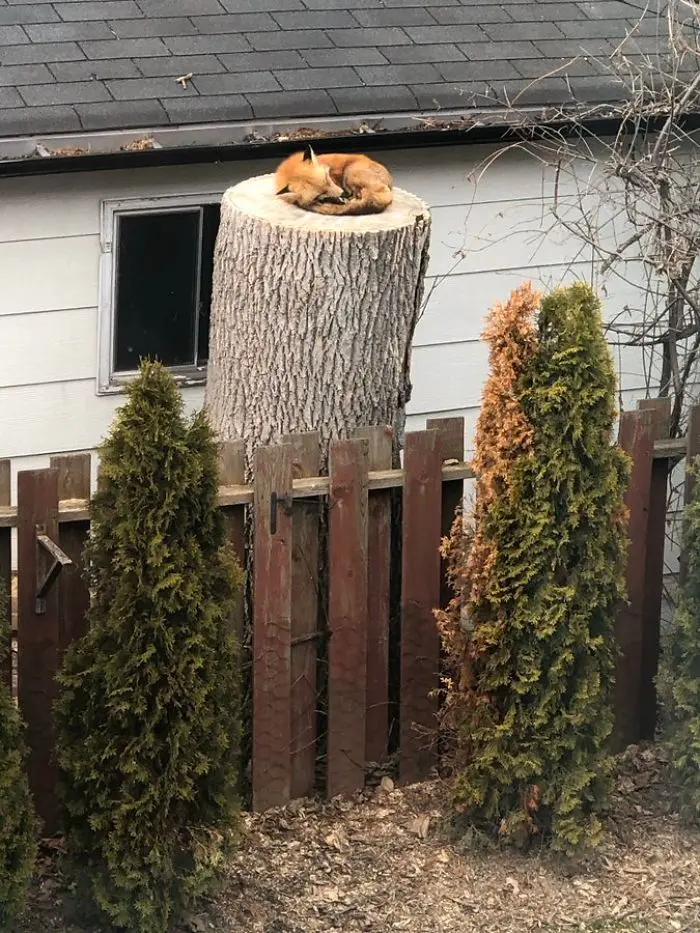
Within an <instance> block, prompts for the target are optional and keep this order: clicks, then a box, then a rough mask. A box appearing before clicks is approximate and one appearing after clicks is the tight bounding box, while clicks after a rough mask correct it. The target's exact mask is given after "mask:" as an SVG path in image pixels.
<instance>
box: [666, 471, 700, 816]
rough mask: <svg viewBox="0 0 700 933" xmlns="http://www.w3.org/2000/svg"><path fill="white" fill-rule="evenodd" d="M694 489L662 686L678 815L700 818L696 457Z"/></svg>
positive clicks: (699, 490)
mask: <svg viewBox="0 0 700 933" xmlns="http://www.w3.org/2000/svg"><path fill="white" fill-rule="evenodd" d="M688 469H689V471H690V472H691V473H692V474H693V475H694V478H695V483H694V485H693V494H692V497H691V501H690V502H689V503H688V504H687V505H686V507H685V512H684V515H683V553H684V558H685V565H686V574H685V579H684V581H683V585H682V587H681V592H680V598H679V602H678V607H677V610H676V615H675V619H674V624H673V628H672V630H671V633H670V637H669V639H668V644H667V645H665V646H664V649H665V650H664V653H663V658H662V665H661V671H660V677H659V681H660V688H661V689H660V692H661V696H662V699H663V702H664V706H665V711H664V712H665V719H666V729H667V733H668V734H667V739H668V744H669V748H670V752H671V766H672V769H673V771H674V773H675V781H674V783H675V786H676V787H677V789H678V794H679V803H680V815H681V818H682V820H683V821H684V822H686V823H697V822H698V821H699V820H700V458H697V457H696V458H695V460H694V461H693V462H692V463H691V464H690V465H689V467H688Z"/></svg>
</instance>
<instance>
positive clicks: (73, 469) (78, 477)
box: [49, 454, 92, 654]
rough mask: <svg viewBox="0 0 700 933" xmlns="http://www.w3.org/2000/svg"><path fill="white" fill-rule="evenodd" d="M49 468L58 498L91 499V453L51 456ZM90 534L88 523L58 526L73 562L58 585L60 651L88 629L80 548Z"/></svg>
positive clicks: (87, 598) (87, 593)
mask: <svg viewBox="0 0 700 933" xmlns="http://www.w3.org/2000/svg"><path fill="white" fill-rule="evenodd" d="M49 465H50V467H51V469H55V470H56V471H57V472H58V499H59V502H60V501H61V500H65V499H90V469H91V465H92V458H91V456H90V454H68V455H65V456H60V457H51V459H50V461H49ZM89 534H90V522H89V521H85V522H64V523H62V524H61V523H59V526H58V544H59V545H60V547H61V550H62V551H64V552H65V553H66V554H67V555H68V557H70V559H71V560H72V561H73V566H72V567H68V568H67V569H66V570H65V571H64V572H63V574H62V577H61V585H60V588H59V628H58V632H59V653H60V654H62V653H63V652H64V651H65V650H66V648H68V646H69V645H70V644H71V642H73V641H75V640H76V639H77V638H81V637H82V636H83V635H84V634H85V631H86V628H87V613H88V609H89V608H90V590H89V588H88V585H87V581H86V579H85V565H84V557H83V551H84V548H85V544H86V542H87V539H88V536H89Z"/></svg>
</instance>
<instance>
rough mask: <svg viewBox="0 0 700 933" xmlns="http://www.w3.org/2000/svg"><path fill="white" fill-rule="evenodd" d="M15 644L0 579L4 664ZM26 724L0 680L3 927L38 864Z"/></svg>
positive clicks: (0, 904)
mask: <svg viewBox="0 0 700 933" xmlns="http://www.w3.org/2000/svg"><path fill="white" fill-rule="evenodd" d="M9 646H10V631H9V627H8V625H7V594H6V591H5V583H4V582H3V581H2V580H0V670H2V669H3V665H4V662H5V661H6V658H7V652H8V651H9ZM22 733H23V724H22V721H21V719H20V715H19V712H18V710H17V706H16V705H15V702H14V700H13V699H12V695H11V693H10V690H9V687H8V686H7V685H6V684H5V683H0V930H10V929H11V928H12V922H13V920H14V918H15V917H16V916H17V914H18V913H19V912H20V910H21V909H22V907H23V905H24V901H25V897H26V892H27V886H28V884H29V880H30V878H31V875H32V872H33V870H34V863H35V859H36V839H37V835H38V821H37V818H36V815H35V813H34V806H33V804H32V800H31V797H30V794H29V785H28V783H27V777H26V774H25V771H24V762H25V754H26V749H25V745H24V736H23V734H22Z"/></svg>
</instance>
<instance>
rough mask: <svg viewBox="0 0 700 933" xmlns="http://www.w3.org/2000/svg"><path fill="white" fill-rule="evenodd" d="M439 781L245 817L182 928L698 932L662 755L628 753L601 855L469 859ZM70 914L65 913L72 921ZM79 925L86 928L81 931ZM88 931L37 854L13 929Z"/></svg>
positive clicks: (699, 904)
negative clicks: (217, 883)
mask: <svg viewBox="0 0 700 933" xmlns="http://www.w3.org/2000/svg"><path fill="white" fill-rule="evenodd" d="M442 794H443V790H442V788H441V785H440V784H439V783H437V782H430V783H426V784H422V785H417V786H415V787H411V788H406V789H403V790H401V789H395V788H393V786H392V785H391V782H389V781H387V780H386V779H385V781H384V786H383V787H380V788H377V789H376V790H374V791H367V792H365V793H364V794H361V795H357V797H356V798H355V799H353V800H335V801H332V802H330V803H319V802H313V801H298V802H296V803H294V804H292V805H291V806H289V807H286V808H284V809H282V810H275V811H270V812H268V813H266V814H262V815H256V816H248V817H247V818H246V826H247V833H246V840H245V843H244V845H243V846H242V848H241V850H240V852H239V854H238V855H237V857H236V859H235V860H234V861H233V863H232V864H231V866H230V869H229V872H228V879H227V885H226V890H225V893H224V894H223V896H222V897H221V898H219V899H218V901H217V902H216V903H213V904H210V905H208V906H207V910H206V911H204V912H202V913H200V914H198V915H197V916H193V917H192V918H191V922H190V923H189V924H188V928H189V929H191V930H195V931H206V930H215V931H219V933H234V931H236V933H238V931H241V933H242V931H245V933H316V931H318V933H320V931H323V933H330V931H339V930H342V931H347V933H360V931H367V933H369V931H371V933H388V931H402V930H403V931H408V933H443V931H444V933H448V931H449V933H472V931H474V933H476V931H478V933H510V931H518V933H524V931H530V930H539V931H547V933H565V931H566V933H568V931H585V933H689V931H693V933H698V931H700V834H698V833H696V832H694V831H690V830H684V829H682V828H681V827H680V826H679V825H678V820H677V818H676V816H675V814H674V812H673V808H672V805H671V795H670V791H669V785H668V779H667V775H666V768H665V762H664V758H663V755H662V753H661V752H660V751H659V750H658V749H641V750H640V749H631V750H630V751H629V752H628V753H627V755H626V756H625V760H624V762H623V766H622V769H621V774H620V778H619V781H618V787H617V792H616V794H615V798H614V807H613V813H612V815H611V818H610V821H609V830H608V834H607V837H606V840H605V843H604V845H603V846H602V848H601V850H600V851H599V852H598V853H596V854H595V856H592V857H590V858H588V859H586V860H584V861H581V862H580V863H578V864H576V865H573V864H571V863H567V862H564V861H562V860H558V859H555V858H553V857H551V856H548V855H546V854H534V855H532V854H531V855H530V856H521V855H517V854H515V853H512V852H505V851H504V852H489V853H484V852H481V853H476V852H472V851H468V850H466V849H464V848H461V847H460V845H459V843H454V842H453V841H450V840H449V839H448V836H447V835H446V833H445V832H444V829H443V815H444V812H445V809H444V801H443V800H442ZM71 918H72V919H71ZM86 924H87V925H86ZM48 930H51V931H52V933H87V931H88V930H91V931H92V930H95V924H94V922H92V921H88V919H87V917H86V916H85V915H84V907H83V906H82V905H76V904H75V903H74V902H73V901H72V900H71V894H70V892H69V891H67V890H66V887H65V884H64V882H63V879H62V875H61V871H60V859H56V857H55V854H54V855H52V854H51V853H49V852H46V853H45V855H44V858H43V860H42V865H41V873H40V876H39V877H38V878H37V880H36V883H35V885H34V888H33V891H32V896H31V904H30V908H29V911H28V913H27V916H26V917H25V918H24V921H23V922H22V923H21V924H20V925H19V927H18V930H17V933H20V931H21V933H45V931H48Z"/></svg>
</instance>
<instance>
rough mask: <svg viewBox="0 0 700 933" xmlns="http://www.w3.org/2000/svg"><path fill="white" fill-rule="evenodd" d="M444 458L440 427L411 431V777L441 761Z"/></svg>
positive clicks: (407, 541) (407, 565) (404, 632)
mask: <svg viewBox="0 0 700 933" xmlns="http://www.w3.org/2000/svg"><path fill="white" fill-rule="evenodd" d="M442 460H443V457H442V450H441V444H440V433H439V432H438V431H435V430H427V431H416V432H413V433H409V434H407V435H406V446H405V449H404V471H405V480H404V488H403V541H402V570H401V714H400V747H401V759H400V767H399V774H400V777H401V779H402V780H403V781H408V782H410V781H419V780H421V779H422V778H425V777H427V776H428V775H429V773H430V770H431V768H432V766H433V765H434V763H435V760H436V750H437V746H436V743H435V716H436V713H437V709H438V703H437V696H436V689H437V687H438V685H439V681H438V677H439V671H440V639H439V637H438V632H437V627H436V625H435V619H434V616H433V611H434V609H435V608H436V607H437V606H439V605H440V550H439V548H440V533H441V530H442V514H441V513H442Z"/></svg>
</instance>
